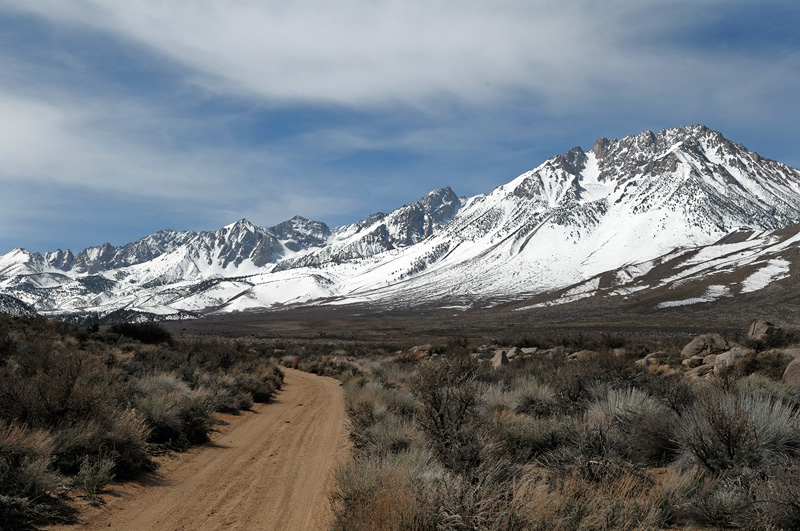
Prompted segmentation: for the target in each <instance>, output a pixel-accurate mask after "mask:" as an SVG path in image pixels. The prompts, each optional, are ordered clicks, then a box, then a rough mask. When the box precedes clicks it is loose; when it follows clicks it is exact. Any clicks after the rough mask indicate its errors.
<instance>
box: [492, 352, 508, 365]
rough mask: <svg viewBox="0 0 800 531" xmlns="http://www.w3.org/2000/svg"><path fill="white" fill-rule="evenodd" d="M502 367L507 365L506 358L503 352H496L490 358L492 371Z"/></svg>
mask: <svg viewBox="0 0 800 531" xmlns="http://www.w3.org/2000/svg"><path fill="white" fill-rule="evenodd" d="M503 365H508V356H506V351H505V350H497V351H495V353H494V357H493V358H492V369H495V370H497V369H499V368H500V367H502V366H503Z"/></svg>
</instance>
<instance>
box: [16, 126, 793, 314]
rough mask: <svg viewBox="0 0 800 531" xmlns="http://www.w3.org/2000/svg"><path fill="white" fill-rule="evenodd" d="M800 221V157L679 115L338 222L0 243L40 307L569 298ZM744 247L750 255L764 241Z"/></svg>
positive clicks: (199, 308) (163, 308) (20, 286)
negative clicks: (498, 176)
mask: <svg viewBox="0 0 800 531" xmlns="http://www.w3.org/2000/svg"><path fill="white" fill-rule="evenodd" d="M798 223H800V170H797V169H794V168H790V167H788V166H786V165H783V164H781V163H779V162H776V161H772V160H768V159H764V158H762V157H760V156H759V155H758V154H756V153H753V152H750V151H748V150H747V149H746V148H744V147H743V146H741V145H739V144H735V143H733V142H731V141H729V140H727V139H725V138H724V137H723V136H722V135H721V134H720V133H718V132H716V131H712V130H710V129H708V128H706V127H703V126H691V127H679V128H676V129H669V130H663V131H660V132H659V133H657V134H654V133H651V132H645V133H642V134H640V135H636V136H629V137H626V138H623V139H621V140H608V139H605V138H601V139H599V140H598V141H597V142H596V143H595V145H594V146H593V147H592V148H591V149H590V150H589V151H584V150H583V149H581V148H579V147H576V148H573V149H571V150H569V151H568V152H567V153H565V154H563V155H558V156H556V157H553V158H551V159H549V160H547V161H545V162H544V163H543V164H541V165H540V166H538V167H537V168H535V169H533V170H531V171H529V172H527V173H524V174H523V175H520V176H519V177H517V178H516V179H514V180H512V181H511V182H509V183H508V184H505V185H503V186H500V187H498V188H496V189H494V190H493V191H491V192H490V193H489V194H486V195H479V196H475V197H471V198H459V197H457V196H456V194H455V193H454V192H453V191H452V190H451V189H450V188H443V189H441V190H436V191H434V192H431V193H430V194H428V195H426V196H425V197H423V198H422V199H421V200H420V201H419V202H417V203H414V204H412V205H406V206H403V207H401V208H399V209H397V210H395V211H393V212H391V213H389V214H383V213H378V214H374V215H372V216H369V217H368V218H367V219H364V220H361V221H358V222H356V223H353V224H351V225H346V226H342V227H328V226H327V225H325V224H324V223H322V222H319V221H311V220H307V219H304V218H300V217H295V218H292V219H290V220H288V221H285V222H283V223H280V224H278V225H276V226H274V227H269V228H264V227H258V226H256V225H253V224H252V223H250V222H248V221H247V220H241V221H238V222H236V223H233V224H231V225H228V226H226V227H223V228H222V229H220V230H218V231H214V232H175V231H161V232H159V233H156V234H154V235H151V236H147V237H145V238H142V239H141V240H139V241H137V242H134V243H131V244H128V245H125V246H122V247H119V248H115V247H113V246H111V245H109V244H104V245H103V246H100V247H93V248H90V249H86V250H84V251H82V252H81V253H79V254H78V255H77V256H75V255H73V254H72V253H71V252H70V251H64V252H62V251H60V250H59V251H56V252H53V253H46V254H44V255H42V254H38V253H29V252H27V251H25V250H22V249H15V250H14V251H12V252H10V253H8V254H6V255H3V256H0V292H2V293H5V294H7V295H9V296H12V297H14V298H15V299H18V300H20V301H22V302H23V303H26V304H29V305H31V306H32V307H34V308H35V309H36V310H37V311H39V312H42V313H63V312H75V313H88V312H97V313H99V314H108V313H110V312H113V311H117V310H121V309H124V310H126V311H134V312H135V311H139V312H149V313H155V314H160V315H165V316H168V315H177V314H180V315H185V313H181V312H205V311H236V310H245V309H251V308H265V307H276V306H281V305H287V304H298V303H303V304H310V303H314V304H346V303H350V302H366V303H371V304H382V305H406V306H413V305H419V304H427V303H437V302H441V301H447V302H443V304H460V305H467V304H474V303H478V304H483V303H485V302H486V301H498V300H511V299H515V298H528V297H540V298H541V297H542V296H543V295H545V294H553V297H554V298H552V300H551V302H557V301H558V300H567V299H569V297H570V295H568V294H567V295H566V299H564V297H565V292H564V290H565V289H578V290H579V291H580V290H583V291H580V293H582V294H585V293H599V290H600V289H601V285H600V284H599V283H598V284H597V285H596V286H595V284H594V283H593V282H595V279H598V278H601V277H603V275H604V274H610V273H609V272H614V273H613V274H614V275H617V276H618V277H619V279H621V280H619V282H616V281H615V282H613V283H612V284H613V285H614V286H616V287H617V288H619V289H620V290H622V291H620V292H619V293H620V294H622V293H623V291H624V290H625V289H628V290H630V289H634V288H635V286H633V287H632V286H631V285H630V283H631V282H633V281H634V279H636V278H638V277H639V276H641V275H644V274H646V273H648V272H652V271H653V270H655V269H657V268H656V267H655V266H654V265H652V264H655V263H657V262H658V263H662V262H663V261H665V260H666V261H669V260H668V258H665V257H669V256H676V254H675V253H678V254H680V253H686V252H689V250H691V249H694V251H691V252H695V253H698V254H697V256H701V257H702V256H705V255H704V254H703V251H701V250H700V249H701V248H703V247H706V246H710V245H713V244H714V243H715V242H718V241H719V240H721V239H723V238H725V237H726V236H728V235H730V234H732V233H735V234H740V235H741V234H744V233H748V234H755V235H757V236H753V237H752V238H751V239H750V240H747V241H749V242H751V243H752V242H755V241H762V240H763V241H771V240H770V238H771V236H770V234H771V233H770V232H769V231H776V230H779V229H782V228H784V227H789V226H792V225H795V224H798ZM776 234H777V233H776ZM789 240H790V241H788V243H786V246H787V247H786V248H787V249H794V250H797V249H798V245H799V244H798V243H797V241H796V240H797V238H794V239H792V238H790V239H789ZM723 241H725V240H723ZM720 245H722V244H720ZM724 245H727V244H724ZM748 248H749V249H751V251H752V253H754V254H753V260H754V262H753V261H751V262H749V264H752V263H758V256H757V255H758V253H759V252H763V253H769V252H772V251H769V248H770V246H769V245H762V246H759V245H755V244H752V245H750V247H748ZM759 250H760V251H759ZM707 252H708V253H710V254H709V256H711V255H715V254H714V253H717V251H712V250H709V251H707ZM773 255H774V253H773ZM715 256H716V255H715ZM770 256H772V255H770ZM770 260H773V261H772V262H768V263H770V264H773V266H774V267H778V265H780V264H779V263H778V262H776V261H775V260H778V261H780V260H785V259H784V258H780V257H774V256H773V258H771V259H770ZM780 263H783V262H780ZM745 265H746V264H745ZM745 265H742V267H744V266H745ZM726 267H729V268H733V269H735V268H737V267H739V266H738V265H737V263H735V262H730V263H728V265H727V266H726ZM748 267H749V266H748ZM781 267H783V266H781ZM787 267H788V266H787ZM787 271H788V269H787ZM637 272H644V273H641V275H638V276H637ZM626 275H627V276H626ZM606 276H607V275H606ZM673 276H674V275H673ZM767 276H768V275H767ZM614 278H617V277H614ZM769 278H773V277H769ZM775 278H777V277H775ZM680 281H681V279H680V278H678V277H675V278H674V279H673V280H671V282H680ZM587 282H588V283H587ZM598 282H599V281H598ZM767 284H768V283H767ZM751 285H759V286H760V284H759V283H758V282H755V283H751ZM609 286H610V284H608V283H607V282H606V284H604V285H603V286H602V288H603V289H605V288H608V287H609ZM626 286H627V287H626ZM762 287H763V286H762ZM720 289H721V288H720ZM722 291H724V290H722ZM722 291H721V292H722ZM729 291H730V288H729ZM730 292H731V293H734V291H730ZM576 293H577V292H576ZM605 293H606V294H609V293H611V291H609V290H608V289H606V291H605ZM707 298H710V297H707Z"/></svg>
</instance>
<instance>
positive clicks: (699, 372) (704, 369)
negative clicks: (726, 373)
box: [686, 365, 714, 378]
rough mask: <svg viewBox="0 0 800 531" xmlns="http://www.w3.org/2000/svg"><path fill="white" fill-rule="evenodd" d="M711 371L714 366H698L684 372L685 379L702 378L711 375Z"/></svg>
mask: <svg viewBox="0 0 800 531" xmlns="http://www.w3.org/2000/svg"><path fill="white" fill-rule="evenodd" d="M713 370H714V366H713V365H698V366H697V367H695V368H694V369H692V370H690V371H686V377H687V378H702V377H703V376H706V375H708V374H711V372H712V371H713Z"/></svg>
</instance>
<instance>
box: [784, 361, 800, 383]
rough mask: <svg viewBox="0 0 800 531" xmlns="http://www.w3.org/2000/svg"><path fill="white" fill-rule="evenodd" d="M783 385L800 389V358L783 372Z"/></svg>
mask: <svg viewBox="0 0 800 531" xmlns="http://www.w3.org/2000/svg"><path fill="white" fill-rule="evenodd" d="M783 383H785V384H786V385H789V386H791V387H800V358H795V359H793V360H792V361H791V362H790V363H789V365H787V366H786V370H784V371H783Z"/></svg>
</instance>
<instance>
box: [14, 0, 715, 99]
mask: <svg viewBox="0 0 800 531" xmlns="http://www.w3.org/2000/svg"><path fill="white" fill-rule="evenodd" d="M717 3H719V1H705V2H674V4H676V6H677V7H675V8H674V9H673V10H664V9H661V8H660V6H661V5H662V3H660V2H654V1H650V0H648V1H641V0H639V1H635V2H632V1H612V2H589V1H572V2H564V1H552V0H546V1H538V2H530V1H498V2H481V1H477V0H462V1H453V0H440V1H436V0H425V1H420V0H377V1H363V0H342V1H337V2H330V1H327V0H301V1H294V2H285V1H256V0H250V1H238V2H217V1H212V0H197V1H193V2H187V1H184V2H161V1H157V0H127V1H125V2H105V1H101V0H75V1H72V2H61V1H58V0H50V1H38V2H28V3H24V4H18V5H17V6H16V7H17V8H18V9H23V10H30V11H34V12H37V13H39V14H40V15H42V16H45V17H47V18H50V19H53V20H57V21H62V22H69V23H72V24H77V25H85V26H90V27H94V28H98V29H101V30H103V31H108V32H110V33H112V34H115V35H119V36H121V37H123V38H127V39H131V40H133V41H135V42H138V43H141V44H143V45H145V46H147V47H149V48H151V49H152V50H154V51H156V52H157V53H159V54H161V55H163V56H164V57H167V58H169V59H171V60H174V61H177V62H179V63H181V64H183V65H185V66H186V67H188V68H190V69H191V70H192V72H193V74H192V78H193V80H194V81H195V82H196V83H199V84H201V85H203V86H205V87H207V88H208V89H210V90H214V91H224V92H229V93H236V94H244V95H250V96H256V97H259V98H266V99H268V100H270V101H312V102H329V103H335V104H344V105H349V106H371V105H378V104H384V103H387V102H401V103H405V104H411V105H429V104H431V102H435V101H436V99H437V98H439V97H444V96H448V97H450V96H454V97H456V98H459V99H461V100H463V101H466V102H472V103H486V102H489V101H496V100H497V99H498V98H502V97H504V95H505V94H507V93H509V92H510V93H513V92H514V91H518V90H524V91H526V92H529V93H530V94H532V95H534V96H536V97H542V98H544V99H545V100H546V101H547V102H548V103H549V104H551V105H553V104H557V105H569V103H570V102H571V101H574V99H575V98H576V97H585V98H591V97H592V94H593V92H594V90H595V89H596V87H598V86H604V85H608V84H611V85H614V86H617V85H619V83H620V81H623V82H624V84H626V85H629V84H631V83H633V84H635V85H637V86H639V85H641V83H640V82H639V73H641V72H642V71H643V70H644V71H645V72H647V73H648V74H653V75H655V76H656V77H657V78H658V79H661V80H668V79H669V73H668V72H663V70H664V68H663V66H664V63H663V62H662V61H663V60H664V59H666V60H667V61H670V60H675V59H676V57H666V58H663V57H662V58H660V60H659V63H658V64H652V60H653V59H654V58H656V56H654V55H653V54H652V52H651V51H648V50H647V49H645V48H644V47H640V46H631V43H632V42H634V41H639V40H642V39H644V40H646V38H647V34H646V33H643V32H652V31H653V28H654V27H656V23H658V25H660V27H661V28H669V27H670V26H671V25H674V24H682V23H685V21H684V20H683V17H685V16H686V15H685V12H686V11H687V10H688V11H692V10H694V11H697V10H698V6H700V7H702V6H706V5H709V4H717ZM652 8H658V9H659V10H658V12H657V13H654V12H651V9H652ZM656 16H657V18H658V20H654V18H655V17H656ZM662 53H663V51H662ZM668 53H669V52H668ZM695 72H698V71H697V70H695ZM642 81H644V82H645V83H647V82H648V80H646V79H642Z"/></svg>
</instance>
